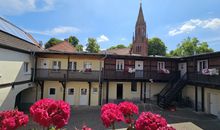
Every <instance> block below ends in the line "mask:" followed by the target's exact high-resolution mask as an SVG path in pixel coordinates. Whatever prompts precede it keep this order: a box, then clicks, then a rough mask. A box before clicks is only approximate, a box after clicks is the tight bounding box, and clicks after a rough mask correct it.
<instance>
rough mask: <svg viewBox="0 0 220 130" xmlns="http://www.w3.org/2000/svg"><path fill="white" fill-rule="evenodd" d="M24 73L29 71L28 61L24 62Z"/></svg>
mask: <svg viewBox="0 0 220 130" xmlns="http://www.w3.org/2000/svg"><path fill="white" fill-rule="evenodd" d="M24 73H29V63H28V62H24Z"/></svg>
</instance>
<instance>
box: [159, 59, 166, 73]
mask: <svg viewBox="0 0 220 130" xmlns="http://www.w3.org/2000/svg"><path fill="white" fill-rule="evenodd" d="M163 69H165V62H161V61H159V62H157V70H158V71H160V70H163Z"/></svg>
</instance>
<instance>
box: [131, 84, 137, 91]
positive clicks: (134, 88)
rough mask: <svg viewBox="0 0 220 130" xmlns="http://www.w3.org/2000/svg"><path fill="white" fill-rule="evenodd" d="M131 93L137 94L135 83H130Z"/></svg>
mask: <svg viewBox="0 0 220 130" xmlns="http://www.w3.org/2000/svg"><path fill="white" fill-rule="evenodd" d="M131 92H137V82H131Z"/></svg>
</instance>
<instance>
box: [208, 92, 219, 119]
mask: <svg viewBox="0 0 220 130" xmlns="http://www.w3.org/2000/svg"><path fill="white" fill-rule="evenodd" d="M219 99H220V96H219V95H218V94H212V93H211V94H210V113H211V114H213V115H216V116H219V112H220V102H219Z"/></svg>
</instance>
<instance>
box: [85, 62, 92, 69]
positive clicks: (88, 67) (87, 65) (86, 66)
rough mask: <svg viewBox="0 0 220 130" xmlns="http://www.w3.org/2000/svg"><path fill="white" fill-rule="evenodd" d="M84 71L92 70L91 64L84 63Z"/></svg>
mask: <svg viewBox="0 0 220 130" xmlns="http://www.w3.org/2000/svg"><path fill="white" fill-rule="evenodd" d="M84 69H85V70H87V69H92V63H91V62H84Z"/></svg>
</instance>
